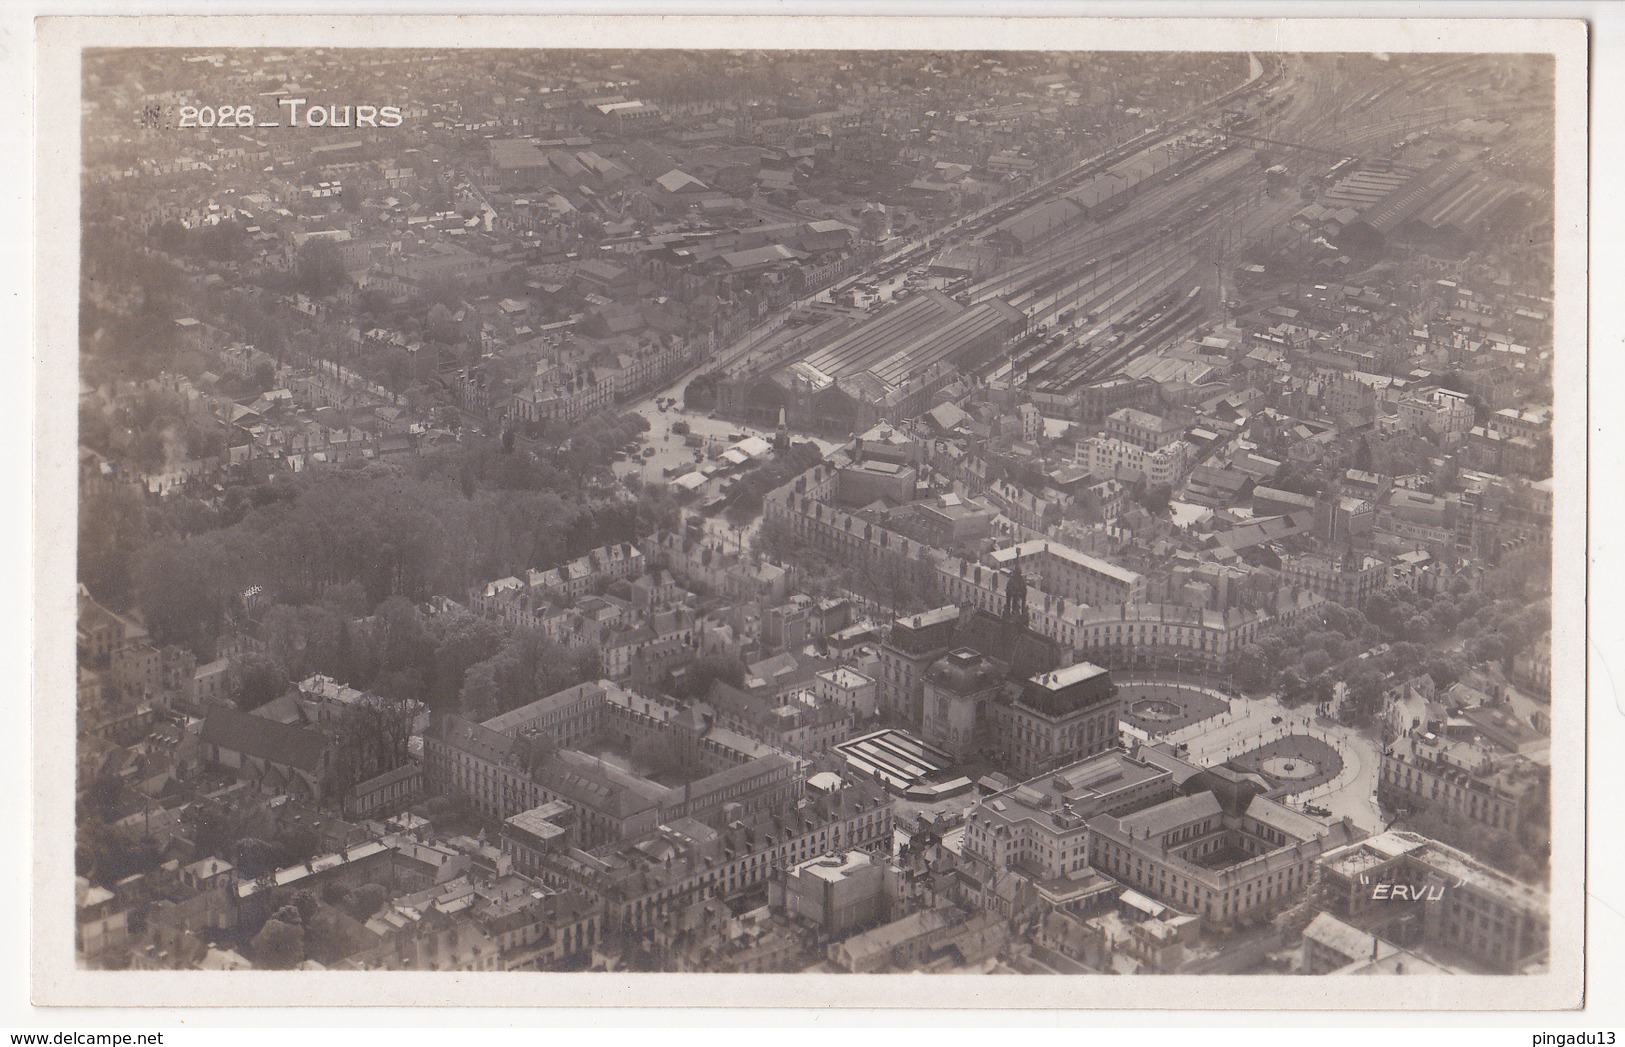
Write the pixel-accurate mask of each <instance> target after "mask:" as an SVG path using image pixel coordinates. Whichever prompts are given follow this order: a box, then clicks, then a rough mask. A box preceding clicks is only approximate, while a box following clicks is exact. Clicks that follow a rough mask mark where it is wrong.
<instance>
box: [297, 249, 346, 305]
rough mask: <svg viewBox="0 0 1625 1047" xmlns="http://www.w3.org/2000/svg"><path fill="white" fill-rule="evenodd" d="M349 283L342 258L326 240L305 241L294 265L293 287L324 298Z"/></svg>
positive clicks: (337, 250)
mask: <svg viewBox="0 0 1625 1047" xmlns="http://www.w3.org/2000/svg"><path fill="white" fill-rule="evenodd" d="M349 282H350V277H349V275H348V274H347V273H346V272H345V271H344V258H343V256H342V255H340V254H339V249H338V248H337V247H336V246H334V245H333V244H332V243H331V242H329V241H327V240H306V241H305V243H304V246H302V247H300V248H299V254H298V257H297V260H296V262H295V264H294V286H295V287H297V288H298V289H299V290H301V291H303V292H305V293H306V294H308V295H313V296H315V297H317V298H325V297H326V296H328V295H331V294H335V293H337V292H338V291H339V290H340V289H342V288H343V287H344V286H345V285H347V284H348V283H349Z"/></svg>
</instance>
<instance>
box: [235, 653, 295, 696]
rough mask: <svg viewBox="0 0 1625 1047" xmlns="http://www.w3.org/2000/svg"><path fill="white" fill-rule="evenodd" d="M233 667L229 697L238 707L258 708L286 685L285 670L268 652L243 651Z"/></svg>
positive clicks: (286, 676)
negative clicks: (232, 684)
mask: <svg viewBox="0 0 1625 1047" xmlns="http://www.w3.org/2000/svg"><path fill="white" fill-rule="evenodd" d="M233 668H234V669H235V672H234V674H233V676H234V681H233V682H234V687H233V692H232V700H233V701H234V702H235V703H236V704H237V708H239V709H244V710H250V709H258V708H259V707H260V706H262V705H264V704H266V703H267V702H271V701H275V700H276V699H277V698H279V697H281V695H282V693H283V692H284V691H286V690H287V689H288V670H287V669H285V668H284V667H283V665H282V663H281V662H280V661H278V660H277V659H276V658H275V657H273V656H271V655H266V654H258V653H253V652H251V653H249V654H245V655H243V656H242V657H241V658H239V659H237V661H236V664H235V666H234V667H233Z"/></svg>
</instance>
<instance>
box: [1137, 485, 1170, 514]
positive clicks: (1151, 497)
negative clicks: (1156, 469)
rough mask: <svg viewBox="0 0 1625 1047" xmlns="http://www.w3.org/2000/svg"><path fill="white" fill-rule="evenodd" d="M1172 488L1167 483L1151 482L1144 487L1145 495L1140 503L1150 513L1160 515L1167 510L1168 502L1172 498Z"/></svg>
mask: <svg viewBox="0 0 1625 1047" xmlns="http://www.w3.org/2000/svg"><path fill="white" fill-rule="evenodd" d="M1173 495H1174V492H1173V488H1171V487H1169V486H1168V485H1167V484H1152V485H1151V486H1150V487H1148V488H1146V492H1145V497H1144V498H1142V499H1141V500H1140V504H1141V505H1143V506H1145V508H1146V511H1147V512H1150V513H1151V514H1152V515H1155V516H1161V515H1163V514H1164V513H1166V512H1167V511H1168V503H1169V502H1170V501H1172V500H1173Z"/></svg>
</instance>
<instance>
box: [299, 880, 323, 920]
mask: <svg viewBox="0 0 1625 1047" xmlns="http://www.w3.org/2000/svg"><path fill="white" fill-rule="evenodd" d="M293 904H294V908H296V909H298V910H299V922H300V923H301V924H302V925H303V926H305V927H309V926H310V924H311V921H312V920H314V919H315V918H316V913H317V911H318V910H319V909H320V908H321V902H319V901H317V899H316V893H315V892H314V891H311V890H309V889H304V890H299V891H295V892H294V895H293Z"/></svg>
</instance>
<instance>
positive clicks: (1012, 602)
mask: <svg viewBox="0 0 1625 1047" xmlns="http://www.w3.org/2000/svg"><path fill="white" fill-rule="evenodd" d="M1004 616H1005V618H1006V619H1012V620H1015V621H1019V622H1020V623H1021V624H1022V625H1026V624H1027V579H1026V578H1024V577H1022V574H1021V565H1020V564H1019V563H1018V564H1016V565H1015V567H1014V569H1012V570H1011V572H1010V581H1009V582H1007V583H1006V584H1005V587H1004Z"/></svg>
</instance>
